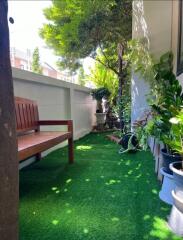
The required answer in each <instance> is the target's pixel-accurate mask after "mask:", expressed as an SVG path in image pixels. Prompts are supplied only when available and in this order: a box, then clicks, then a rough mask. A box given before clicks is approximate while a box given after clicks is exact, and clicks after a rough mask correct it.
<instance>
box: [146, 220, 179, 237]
mask: <svg viewBox="0 0 183 240" xmlns="http://www.w3.org/2000/svg"><path fill="white" fill-rule="evenodd" d="M150 235H151V236H153V237H156V238H158V239H159V240H181V239H182V238H181V237H178V236H176V235H175V234H173V233H172V232H171V231H170V229H169V228H168V225H167V223H166V222H165V221H164V220H162V219H161V218H159V217H154V218H153V229H152V230H151V232H150Z"/></svg>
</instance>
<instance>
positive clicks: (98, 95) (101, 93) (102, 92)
mask: <svg viewBox="0 0 183 240" xmlns="http://www.w3.org/2000/svg"><path fill="white" fill-rule="evenodd" d="M91 94H92V97H93V98H95V99H96V100H97V101H100V100H102V98H104V97H105V98H108V97H109V96H110V94H111V93H110V92H109V90H108V89H107V88H105V87H102V88H98V89H93V90H92V92H91Z"/></svg>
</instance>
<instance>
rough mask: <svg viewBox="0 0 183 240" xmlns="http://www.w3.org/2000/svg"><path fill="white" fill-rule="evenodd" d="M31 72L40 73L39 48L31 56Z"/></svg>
mask: <svg viewBox="0 0 183 240" xmlns="http://www.w3.org/2000/svg"><path fill="white" fill-rule="evenodd" d="M32 71H33V72H35V73H39V74H41V73H42V67H41V64H40V56H39V48H38V47H36V48H35V49H34V52H33V56H32Z"/></svg>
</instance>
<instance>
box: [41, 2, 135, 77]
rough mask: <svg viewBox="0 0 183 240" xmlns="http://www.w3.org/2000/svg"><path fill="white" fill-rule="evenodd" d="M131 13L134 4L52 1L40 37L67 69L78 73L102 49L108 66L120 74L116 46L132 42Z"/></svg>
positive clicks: (45, 12)
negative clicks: (46, 21) (86, 61)
mask: <svg viewBox="0 0 183 240" xmlns="http://www.w3.org/2000/svg"><path fill="white" fill-rule="evenodd" d="M131 12H132V2H131V0H123V1H119V0H103V1H101V0H95V1H93V0H88V1H86V0H80V1H76V0H60V1H57V0H53V1H52V6H51V7H49V8H47V9H45V10H44V15H45V17H46V18H47V19H48V20H49V23H48V24H44V25H43V27H42V29H40V35H41V37H42V38H44V39H45V41H46V43H47V45H48V46H49V47H51V48H52V49H54V51H55V53H56V55H58V56H60V57H61V58H60V61H59V65H60V67H62V68H64V69H65V68H69V69H71V70H72V71H76V69H77V68H78V67H80V66H81V62H80V59H83V58H85V57H87V56H91V57H93V58H95V57H96V55H97V49H98V48H100V49H101V52H102V54H103V56H104V57H105V62H104V64H105V66H106V67H108V68H110V69H113V70H114V71H115V72H116V73H117V67H118V66H117V65H118V64H117V51H116V50H117V45H118V43H122V42H123V43H124V42H126V41H127V40H129V39H130V38H131V27H132V17H131Z"/></svg>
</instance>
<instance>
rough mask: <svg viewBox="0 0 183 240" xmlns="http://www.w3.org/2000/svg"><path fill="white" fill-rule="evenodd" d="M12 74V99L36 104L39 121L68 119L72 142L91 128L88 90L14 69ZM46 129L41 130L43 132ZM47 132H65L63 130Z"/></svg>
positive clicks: (93, 105) (91, 102)
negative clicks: (15, 98)
mask: <svg viewBox="0 0 183 240" xmlns="http://www.w3.org/2000/svg"><path fill="white" fill-rule="evenodd" d="M12 71H13V82H14V95H15V96H19V97H23V98H28V99H32V100H35V101H37V103H38V108H39V118H40V119H42V120H59V119H60V120H67V119H72V120H73V125H74V139H75V140H76V139H78V138H81V137H83V136H84V135H86V134H88V133H89V132H91V130H92V126H93V125H94V124H95V115H94V113H95V109H96V102H95V101H94V100H93V99H92V97H91V95H90V89H89V88H86V87H81V86H79V85H76V84H72V83H68V82H64V81H61V80H58V79H54V78H50V77H47V76H42V75H39V74H35V73H32V72H28V71H24V70H20V69H16V68H13V70H12ZM48 129H50V128H49V127H44V129H43V130H48ZM51 129H53V130H66V127H59V126H56V127H51ZM60 146H63V144H62V145H59V147H60ZM54 149H55V148H54ZM46 153H47V152H46Z"/></svg>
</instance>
